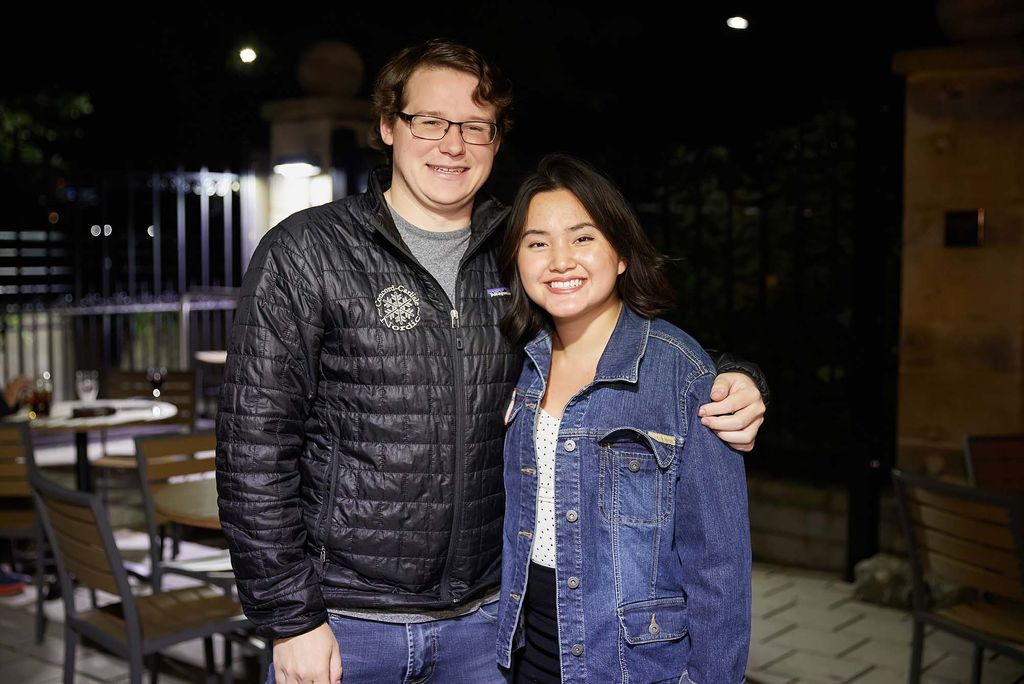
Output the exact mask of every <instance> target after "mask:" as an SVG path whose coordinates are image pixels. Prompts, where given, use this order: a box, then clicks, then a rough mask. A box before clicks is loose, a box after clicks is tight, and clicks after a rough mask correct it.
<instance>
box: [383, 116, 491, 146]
mask: <svg viewBox="0 0 1024 684" xmlns="http://www.w3.org/2000/svg"><path fill="white" fill-rule="evenodd" d="M395 115H396V116H398V118H399V119H401V120H402V121H405V122H406V123H407V124H409V130H410V131H412V134H413V135H414V136H416V137H417V138H423V139H424V140H440V139H441V138H443V137H444V136H445V135H447V133H448V129H449V128H451V127H452V126H458V127H459V134H460V135H462V139H463V140H465V141H466V142H467V143H469V144H470V145H490V144H491V143H493V142H494V139H495V138H497V137H498V124H496V123H493V122H491V121H449V120H448V119H442V118H441V117H439V116H430V115H428V114H406V113H405V112H396V113H395Z"/></svg>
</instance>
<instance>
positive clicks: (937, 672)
mask: <svg viewBox="0 0 1024 684" xmlns="http://www.w3.org/2000/svg"><path fill="white" fill-rule="evenodd" d="M924 674H926V675H927V676H929V677H935V678H939V679H945V680H948V681H957V682H967V681H969V680H970V678H971V657H970V655H963V654H960V653H949V654H947V655H946V657H945V658H943V659H942V660H940V661H938V662H937V663H935V664H933V665H931V666H930V667H928V668H927V669H925V671H924ZM1021 675H1024V666H1022V665H1017V666H1016V667H1015V666H1014V665H1013V664H1012V663H1007V662H998V661H992V660H989V659H986V660H985V662H984V664H983V665H982V668H981V681H982V684H1010V683H1012V682H1014V681H1015V680H1016V679H1017V678H1018V677H1020V676H1021Z"/></svg>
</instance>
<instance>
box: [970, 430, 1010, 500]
mask: <svg viewBox="0 0 1024 684" xmlns="http://www.w3.org/2000/svg"><path fill="white" fill-rule="evenodd" d="M965 441H966V443H965V445H964V459H965V464H964V465H965V466H966V469H967V481H968V482H970V483H971V485H972V486H974V487H977V488H978V489H984V490H986V491H990V492H1007V493H1012V494H1020V495H1024V434H1015V435H968V436H967V439H966V440H965Z"/></svg>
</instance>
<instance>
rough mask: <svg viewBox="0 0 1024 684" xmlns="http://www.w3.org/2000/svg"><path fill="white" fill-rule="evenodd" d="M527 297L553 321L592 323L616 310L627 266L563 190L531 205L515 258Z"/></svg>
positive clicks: (538, 198)
mask: <svg viewBox="0 0 1024 684" xmlns="http://www.w3.org/2000/svg"><path fill="white" fill-rule="evenodd" d="M516 265H517V267H518V270H519V278H520V280H521V281H522V283H523V288H524V289H525V290H526V294H527V296H529V298H530V299H531V300H533V302H534V303H536V304H537V305H538V306H540V307H541V308H542V309H544V310H545V311H547V312H548V313H549V314H550V315H551V318H552V319H553V320H554V321H555V322H556V323H562V322H571V321H581V320H586V321H589V320H593V319H594V318H596V317H597V316H599V315H600V314H602V313H604V312H606V311H608V310H609V309H611V308H613V307H617V306H618V303H619V296H618V293H617V291H616V289H615V283H616V280H617V279H618V276H619V275H620V274H622V273H624V272H625V270H626V262H625V260H623V259H622V258H621V257H619V255H618V253H617V252H616V251H615V248H613V247H612V245H611V243H610V242H608V239H607V238H605V236H604V235H603V234H602V233H601V231H600V230H598V229H597V226H595V225H594V220H593V219H592V218H591V217H590V214H588V213H587V210H586V209H584V208H583V205H582V204H580V201H579V200H578V199H576V196H575V195H573V194H572V193H571V192H569V191H568V190H553V191H550V192H541V193H538V194H537V195H535V196H534V198H533V199H532V200H531V201H530V206H529V208H528V209H527V213H526V225H525V226H524V227H523V235H522V238H521V239H520V242H519V252H518V254H517V255H516Z"/></svg>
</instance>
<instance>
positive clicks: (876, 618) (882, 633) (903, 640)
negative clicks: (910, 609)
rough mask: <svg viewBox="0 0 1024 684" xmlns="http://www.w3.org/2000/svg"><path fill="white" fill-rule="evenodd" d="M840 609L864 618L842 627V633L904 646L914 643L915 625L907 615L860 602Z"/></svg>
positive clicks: (848, 604)
mask: <svg viewBox="0 0 1024 684" xmlns="http://www.w3.org/2000/svg"><path fill="white" fill-rule="evenodd" d="M838 609H843V610H849V611H851V612H854V611H855V612H858V613H860V614H861V615H862V616H863V617H862V619H861V620H857V621H855V622H851V623H849V624H848V625H845V626H843V627H840V628H839V631H840V632H845V633H847V634H857V635H861V636H867V637H872V638H876V639H884V640H886V641H890V642H893V643H899V644H903V645H904V646H909V645H910V643H911V642H912V641H913V638H914V623H913V621H912V620H911V619H910V616H909V614H907V613H904V612H901V611H897V610H891V609H887V608H880V607H878V606H871V605H867V604H863V603H859V602H856V603H847V604H843V605H842V606H840V607H837V610H838Z"/></svg>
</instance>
